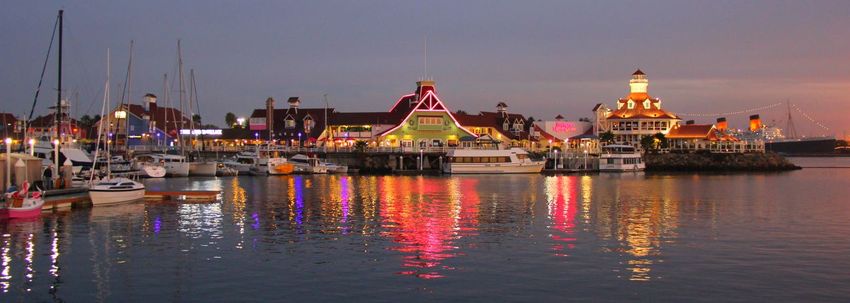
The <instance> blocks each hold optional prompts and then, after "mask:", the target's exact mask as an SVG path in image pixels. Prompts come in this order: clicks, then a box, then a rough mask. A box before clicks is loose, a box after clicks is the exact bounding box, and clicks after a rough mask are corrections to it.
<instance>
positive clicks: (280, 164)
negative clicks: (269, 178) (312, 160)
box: [267, 158, 295, 175]
mask: <svg viewBox="0 0 850 303" xmlns="http://www.w3.org/2000/svg"><path fill="white" fill-rule="evenodd" d="M267 166H268V171H269V175H289V174H292V172H293V171H295V165H293V164H292V163H289V161H287V160H286V158H269V160H268V165H267Z"/></svg>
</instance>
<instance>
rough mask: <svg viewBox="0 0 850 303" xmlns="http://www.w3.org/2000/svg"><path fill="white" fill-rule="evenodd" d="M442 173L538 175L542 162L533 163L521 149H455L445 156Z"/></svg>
mask: <svg viewBox="0 0 850 303" xmlns="http://www.w3.org/2000/svg"><path fill="white" fill-rule="evenodd" d="M446 159H447V161H446V163H445V165H444V166H443V172H445V173H449V174H522V173H539V172H540V171H542V170H543V165H544V164H545V162H544V161H534V160H531V158H529V157H528V152H526V151H525V150H523V149H521V148H511V149H455V150H451V151H449V153H448V154H447V155H446Z"/></svg>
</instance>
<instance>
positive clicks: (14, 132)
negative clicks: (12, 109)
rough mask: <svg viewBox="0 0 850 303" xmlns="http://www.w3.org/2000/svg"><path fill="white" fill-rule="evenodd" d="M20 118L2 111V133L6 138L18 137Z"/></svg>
mask: <svg viewBox="0 0 850 303" xmlns="http://www.w3.org/2000/svg"><path fill="white" fill-rule="evenodd" d="M18 121H19V120H18V118H17V117H15V115H13V114H10V113H0V133H2V135H3V139H5V138H17V137H19V136H20V132H21V127H20V125H18Z"/></svg>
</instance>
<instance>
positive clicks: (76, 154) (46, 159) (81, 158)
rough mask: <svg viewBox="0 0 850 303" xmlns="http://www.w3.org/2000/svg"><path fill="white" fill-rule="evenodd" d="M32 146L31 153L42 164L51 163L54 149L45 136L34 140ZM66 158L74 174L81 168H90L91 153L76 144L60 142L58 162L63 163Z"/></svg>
mask: <svg viewBox="0 0 850 303" xmlns="http://www.w3.org/2000/svg"><path fill="white" fill-rule="evenodd" d="M32 148H33V155H34V156H36V157H39V158H41V159H42V165H43V166H48V165H50V164H53V161H54V159H53V155H54V153H55V150H54V148H53V144H52V143H50V142H49V140H48V139H47V138H42V139H41V140H38V141H36V143H35V145H34V146H33V147H32ZM66 159H67V160H71V167H72V168H73V170H74V174H79V173H80V171H81V170H83V168H90V167H91V166H92V157H91V155H89V154H88V153H86V152H85V151H83V150H82V149H80V148H79V147H78V146H76V144H70V143H68V144H62V146H61V148H59V163H65V160H66Z"/></svg>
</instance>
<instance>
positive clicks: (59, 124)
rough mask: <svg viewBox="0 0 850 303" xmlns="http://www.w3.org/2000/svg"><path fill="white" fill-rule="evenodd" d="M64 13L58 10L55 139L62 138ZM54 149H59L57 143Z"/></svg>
mask: <svg viewBox="0 0 850 303" xmlns="http://www.w3.org/2000/svg"><path fill="white" fill-rule="evenodd" d="M64 13H65V11H64V10H61V9H60V10H59V60H58V61H59V72H58V81H57V91H56V118H55V119H54V120H55V121H53V124H54V125H55V126H56V139H57V140H62V122H61V119H62V19H63V15H64ZM60 142H61V141H60ZM56 149H57V150H59V146H58V145H57V146H56Z"/></svg>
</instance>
